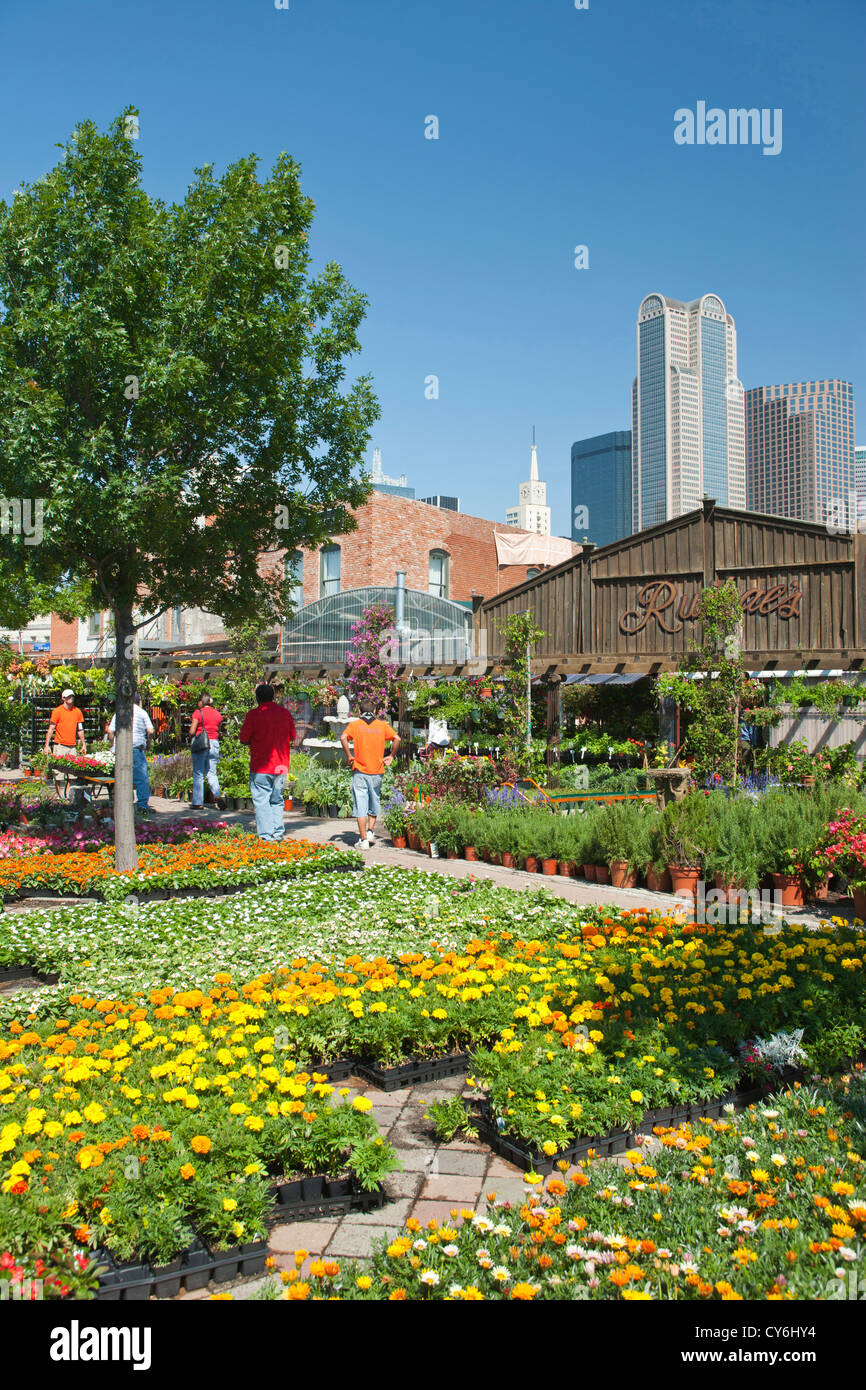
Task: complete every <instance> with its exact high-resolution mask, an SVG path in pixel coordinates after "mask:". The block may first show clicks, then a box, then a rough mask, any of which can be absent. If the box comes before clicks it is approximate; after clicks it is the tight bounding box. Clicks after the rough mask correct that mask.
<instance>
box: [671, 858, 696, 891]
mask: <svg viewBox="0 0 866 1390" xmlns="http://www.w3.org/2000/svg"><path fill="white" fill-rule="evenodd" d="M668 873H669V874H670V876H671V891H672V892H673V893H691V894H692V895H694V894H695V893H697V891H698V879H699V878H700V874H701V871H700V869H690V868H689V867H688V866H687V865H685V864H668Z"/></svg>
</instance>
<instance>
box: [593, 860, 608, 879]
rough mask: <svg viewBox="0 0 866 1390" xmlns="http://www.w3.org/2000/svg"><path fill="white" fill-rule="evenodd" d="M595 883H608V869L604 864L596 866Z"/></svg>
mask: <svg viewBox="0 0 866 1390" xmlns="http://www.w3.org/2000/svg"><path fill="white" fill-rule="evenodd" d="M595 881H596V883H610V869H609V868H608V867H607V865H606V864H596V866H595Z"/></svg>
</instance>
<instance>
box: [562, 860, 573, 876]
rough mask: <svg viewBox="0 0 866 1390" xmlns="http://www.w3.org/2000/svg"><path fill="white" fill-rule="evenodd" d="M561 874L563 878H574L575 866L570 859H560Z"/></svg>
mask: <svg viewBox="0 0 866 1390" xmlns="http://www.w3.org/2000/svg"><path fill="white" fill-rule="evenodd" d="M559 872H560V873H561V874H562V877H563V878H574V865H573V864H572V862H571V860H570V859H560V861H559Z"/></svg>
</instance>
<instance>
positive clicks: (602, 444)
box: [571, 430, 633, 545]
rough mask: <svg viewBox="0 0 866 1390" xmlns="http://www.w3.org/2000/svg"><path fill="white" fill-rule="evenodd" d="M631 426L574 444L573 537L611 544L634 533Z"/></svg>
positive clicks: (572, 474)
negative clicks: (628, 428) (629, 428)
mask: <svg viewBox="0 0 866 1390" xmlns="http://www.w3.org/2000/svg"><path fill="white" fill-rule="evenodd" d="M631 509H632V482H631V430H612V431H611V433H610V434H596V435H594V436H593V438H592V439H579V440H578V441H577V443H576V444H572V446H571V538H572V540H574V541H584V540H587V541H592V542H593V544H594V545H610V543H611V542H612V541H620V540H622V539H623V537H625V536H630V535H631V533H632V529H633V528H632V517H631Z"/></svg>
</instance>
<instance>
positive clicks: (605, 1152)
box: [467, 1101, 630, 1173]
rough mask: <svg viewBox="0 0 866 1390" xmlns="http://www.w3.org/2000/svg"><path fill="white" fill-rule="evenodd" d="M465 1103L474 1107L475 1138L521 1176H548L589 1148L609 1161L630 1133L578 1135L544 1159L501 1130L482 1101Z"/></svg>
mask: <svg viewBox="0 0 866 1390" xmlns="http://www.w3.org/2000/svg"><path fill="white" fill-rule="evenodd" d="M467 1104H468V1105H469V1106H470V1107H474V1109H473V1111H472V1123H473V1125H474V1126H475V1128H476V1129H477V1130H478V1136H479V1138H480V1139H482V1140H483V1142H484V1143H485V1144H487V1145H488V1146H489V1147H490V1148H491V1149H492V1150H493V1152H494V1153H496V1154H498V1155H499V1157H500V1158H504V1159H506V1160H507V1161H508V1162H509V1163H513V1164H514V1165H515V1167H517V1168H522V1169H523V1171H524V1172H525V1173H552V1172H553V1170H554V1168H555V1167H556V1166H557V1164H559V1163H561V1162H566V1161H567V1162H569V1163H579V1162H580V1160H581V1159H583V1158H586V1156H587V1154H588V1153H589V1150H590V1149H592V1150H593V1151H594V1152H595V1153H596V1154H597V1155H598V1157H599V1158H612V1157H613V1155H614V1154H621V1153H625V1151H626V1149H627V1148H628V1145H629V1139H630V1134H629V1131H628V1130H627V1129H612V1130H611V1131H610V1132H609V1133H608V1134H593V1135H589V1134H587V1135H581V1136H580V1138H579V1139H575V1140H573V1141H572V1143H570V1144H568V1145H567V1146H566V1148H564V1149H560V1151H559V1152H558V1153H555V1154H553V1155H552V1156H551V1157H548V1155H547V1154H545V1153H540V1152H538V1151H537V1150H535V1149H531V1148H530V1147H529V1145H528V1144H526V1143H524V1142H523V1140H522V1139H518V1138H517V1137H516V1136H515V1135H513V1134H508V1133H507V1132H504V1131H501V1130H500V1129H499V1127H498V1125H497V1123H496V1117H495V1116H494V1114H493V1111H492V1109H491V1108H490V1106H489V1105H488V1104H487V1103H486V1102H480V1103H479V1102H478V1101H469V1102H467Z"/></svg>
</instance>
